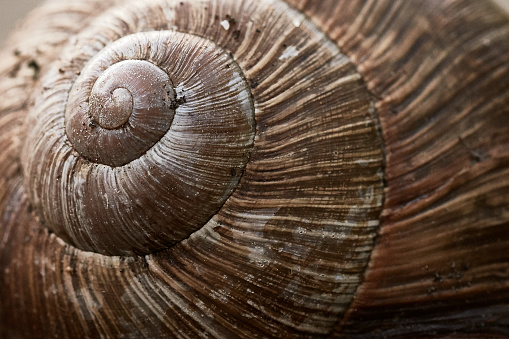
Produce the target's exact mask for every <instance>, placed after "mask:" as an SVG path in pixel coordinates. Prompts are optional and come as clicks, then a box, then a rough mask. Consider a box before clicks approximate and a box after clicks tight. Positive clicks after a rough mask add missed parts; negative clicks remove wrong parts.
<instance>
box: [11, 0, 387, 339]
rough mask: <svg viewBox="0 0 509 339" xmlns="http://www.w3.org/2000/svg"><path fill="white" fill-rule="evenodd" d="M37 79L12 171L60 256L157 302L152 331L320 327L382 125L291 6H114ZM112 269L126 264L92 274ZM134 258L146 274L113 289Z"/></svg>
mask: <svg viewBox="0 0 509 339" xmlns="http://www.w3.org/2000/svg"><path fill="white" fill-rule="evenodd" d="M196 17H200V18H201V19H200V21H199V22H197V23H196V25H191V24H190V23H192V22H193V20H195V18H196ZM106 23H107V25H106ZM227 28H228V29H227ZM41 92H42V95H40V96H38V97H37V98H34V100H33V101H34V104H33V106H32V107H31V109H30V111H29V113H28V116H27V118H26V123H25V126H32V127H30V128H27V129H26V132H25V133H26V136H25V138H24V143H23V147H22V156H21V160H22V161H21V162H22V169H23V177H24V187H26V190H27V193H28V196H29V198H30V201H31V204H32V205H33V207H34V211H35V213H36V215H37V216H38V218H39V220H40V221H41V222H42V223H43V225H44V226H45V227H46V228H47V229H48V230H49V231H51V232H54V234H52V233H49V235H48V236H49V238H50V239H56V240H58V241H56V242H54V246H56V247H58V248H59V249H55V248H54V249H53V252H55V251H56V252H59V251H63V252H60V253H68V255H70V256H71V257H75V258H76V259H73V261H74V260H76V261H75V263H73V264H70V265H69V266H70V267H73V268H72V269H71V271H72V272H75V274H77V275H79V276H82V275H83V274H85V275H88V274H91V275H92V274H93V275H95V276H96V277H99V278H94V281H96V282H97V283H100V284H102V285H103V286H106V285H111V286H117V287H118V286H124V288H126V289H127V290H126V293H127V294H124V295H123V296H121V297H122V298H124V299H125V298H127V299H128V300H131V297H133V298H138V297H140V298H142V299H143V300H144V301H143V303H146V305H147V306H148V305H152V306H148V307H149V308H152V309H154V310H155V309H159V310H162V313H166V314H168V317H164V318H161V315H158V316H156V317H155V318H154V319H160V321H161V322H160V323H158V327H161V326H162V328H164V329H165V330H164V331H167V330H169V329H170V328H172V327H173V326H176V325H173V322H175V321H176V322H178V323H181V321H184V322H185V323H187V324H189V326H192V327H195V328H196V329H197V331H199V332H200V331H207V332H210V333H221V334H226V335H228V334H230V335H233V334H234V333H236V334H237V335H240V334H242V333H244V334H245V333H249V332H250V330H248V331H247V332H246V329H245V328H242V329H240V328H239V327H238V326H241V327H243V326H245V325H241V324H244V323H245V324H249V325H248V327H250V328H251V327H253V331H255V332H258V333H270V331H272V330H271V328H278V330H277V331H281V330H282V332H281V333H298V332H301V333H302V334H306V335H311V334H315V335H321V334H325V333H327V332H330V331H331V330H332V329H333V326H334V324H336V322H337V321H338V319H339V316H340V315H341V314H342V313H343V312H344V311H345V310H346V308H347V306H348V305H349V303H350V302H351V298H352V296H353V293H354V291H355V289H356V287H357V285H358V282H359V281H360V277H361V275H362V272H363V271H364V268H365V266H366V264H367V260H368V258H369V254H370V249H371V247H372V245H373V239H374V237H375V234H376V233H375V232H374V230H376V228H377V226H378V215H379V213H380V209H381V201H382V200H381V194H382V151H381V147H380V145H381V139H380V135H379V133H378V130H377V120H376V116H375V110H374V107H373V103H374V100H373V98H372V96H371V95H370V93H369V92H368V91H367V89H366V87H365V84H364V82H363V80H362V78H361V76H360V75H359V74H358V72H357V71H356V69H355V66H354V65H353V64H352V63H351V62H350V61H349V59H348V58H347V57H346V56H345V55H344V54H342V53H341V52H340V51H339V49H338V47H337V45H336V44H335V43H334V42H332V41H331V40H330V39H329V38H328V37H327V36H326V35H325V34H324V33H323V32H321V31H320V30H319V29H317V27H316V26H315V25H314V24H312V23H311V22H309V21H308V20H307V19H306V18H305V17H304V16H303V15H302V14H301V13H299V12H297V11H295V10H294V9H292V8H291V7H289V6H288V5H287V4H285V3H284V2H282V1H275V2H274V1H260V2H246V3H243V4H240V5H239V3H237V2H236V1H221V3H219V2H215V1H210V2H200V1H197V2H194V1H193V2H190V3H180V2H176V1H150V2H137V1H136V2H131V3H129V4H125V5H119V6H116V7H113V8H112V9H111V10H110V11H107V12H105V13H103V14H101V15H99V16H98V17H97V18H96V19H93V20H91V22H90V23H89V24H88V26H87V27H86V29H84V30H83V31H82V32H80V33H79V34H77V35H76V36H75V37H73V38H71V39H69V41H68V42H67V43H66V44H65V47H63V49H62V52H61V53H60V56H59V59H58V62H56V63H54V64H52V65H51V67H48V69H47V70H46V71H45V70H42V71H41ZM120 103H128V106H127V107H120ZM55 235H56V236H55ZM46 250H49V249H46ZM46 250H43V251H46ZM90 252H95V254H91V253H90ZM119 255H120V256H122V257H121V258H123V259H121V260H120V261H119V259H118V257H117V256H119ZM64 261H65V262H67V259H66V260H64ZM69 263H70V262H69ZM85 263H86V264H85ZM82 264H85V266H86V267H88V268H89V269H91V270H93V271H95V270H96V269H98V270H99V271H102V270H106V271H103V273H100V272H99V271H96V272H95V273H92V271H89V272H88V273H85V271H83V269H85V266H81V265H82ZM125 265H127V266H129V267H130V268H127V266H125ZM56 270H57V271H58V268H57V269H56ZM85 270H88V269H85ZM113 271H117V272H118V271H120V272H125V273H122V274H121V275H119V276H118V278H119V279H120V280H118V281H117V282H115V281H111V280H110V281H109V282H107V283H106V282H105V281H103V279H106V276H111V273H107V272H113ZM134 272H137V273H136V276H137V277H138V278H139V279H141V280H140V281H145V282H144V283H142V286H139V287H140V288H141V289H138V288H137V292H129V291H131V289H132V288H135V287H134V285H133V283H134V282H132V283H131V282H129V281H130V278H128V276H130V275H131V274H133V273H134ZM48 274H49V273H48ZM115 274H116V273H115ZM64 279H65V278H64ZM124 279H128V280H124ZM80 280H81V281H89V279H88V278H86V277H84V276H82V278H80ZM114 280H115V279H114ZM48 281H49V280H48ZM175 284H176V285H175ZM171 286H173V287H171ZM179 286H187V287H185V288H184V290H181V289H180V287H179ZM233 286H235V287H233ZM89 287H91V286H89ZM43 288H45V287H43ZM112 288H113V287H112ZM112 291H113V290H112ZM158 291H164V294H165V297H163V298H161V295H160V292H158ZM104 293H106V294H109V292H104ZM133 293H134V294H133ZM245 293H247V294H248V295H247V297H248V298H247V299H245V300H244V301H242V302H240V300H242V298H241V295H242V294H245ZM101 294H103V292H101ZM251 294H253V298H251V297H250V295H251ZM103 295H104V294H103ZM136 295H137V296H138V297H136ZM255 295H261V296H263V297H262V298H261V299H259V300H257V298H255V297H254V296H255ZM94 298H95V297H94ZM190 298H191V299H193V300H194V301H192V302H190V300H191V299H190ZM64 299H65V297H64ZM133 300H134V299H133ZM289 301H290V302H289ZM67 302H69V303H70V304H69V305H70V307H75V306H76V305H74V306H72V305H73V302H72V301H67ZM117 302H118V301H117V298H109V297H108V298H101V301H100V302H99V303H100V304H101V305H99V308H98V309H105V308H108V309H109V308H111V307H113V306H112V304H110V303H117ZM153 307H155V308H153ZM142 309H143V308H142V307H137V308H136V312H138V310H139V311H140V312H141V310H142ZM212 309H216V310H217V311H209V310H212ZM220 310H221V311H220ZM116 312H120V313H122V312H132V310H131V309H124V308H122V307H121V308H118V307H117V311H116ZM217 312H218V313H217ZM120 313H119V314H117V315H115V316H114V317H108V318H103V316H101V315H99V314H97V316H98V317H99V318H102V319H103V320H100V321H99V322H101V321H106V322H110V321H112V319H113V318H116V319H117V318H119V317H123V316H121V315H120ZM78 314H79V312H78ZM204 316H205V317H206V318H208V319H209V320H206V321H205V322H204V321H203V319H204V318H203V317H204ZM134 317H135V318H137V317H138V315H134ZM182 317H184V318H185V319H184V318H182ZM218 317H219V318H218ZM220 318H221V319H224V320H219V319H220ZM179 319H180V320H179ZM246 320H247V322H246ZM154 321H155V320H154ZM135 323H136V321H135ZM129 326H131V327H130V328H131V329H133V328H132V326H134V323H132V324H131V325H129ZM186 326H187V325H186ZM198 329H199V330H198ZM138 330H139V329H136V330H134V329H133V331H135V332H136V331H138ZM143 331H149V330H148V329H147V330H143ZM143 331H142V333H150V331H149V332H143ZM216 331H217V332H216ZM267 331H269V332H267ZM191 332H192V331H191ZM191 332H189V333H191Z"/></svg>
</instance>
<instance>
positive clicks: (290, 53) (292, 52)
mask: <svg viewBox="0 0 509 339" xmlns="http://www.w3.org/2000/svg"><path fill="white" fill-rule="evenodd" d="M297 55H299V51H298V50H297V47H295V46H289V47H287V48H286V49H285V51H284V52H283V54H281V56H280V57H279V60H285V59H289V58H292V57H294V56H297Z"/></svg>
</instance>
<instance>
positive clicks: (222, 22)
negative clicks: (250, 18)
mask: <svg viewBox="0 0 509 339" xmlns="http://www.w3.org/2000/svg"><path fill="white" fill-rule="evenodd" d="M220 24H221V26H223V28H224V29H225V30H229V29H230V23H229V22H228V20H223V21H221V22H220Z"/></svg>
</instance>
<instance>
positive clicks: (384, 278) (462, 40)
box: [291, 0, 509, 338]
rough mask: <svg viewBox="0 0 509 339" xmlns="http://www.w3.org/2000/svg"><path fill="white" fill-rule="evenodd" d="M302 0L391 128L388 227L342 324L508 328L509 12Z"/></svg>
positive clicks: (357, 327) (458, 331)
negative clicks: (353, 66)
mask: <svg viewBox="0 0 509 339" xmlns="http://www.w3.org/2000/svg"><path fill="white" fill-rule="evenodd" d="M291 2H293V3H295V6H296V7H297V8H299V9H301V10H303V12H304V13H305V14H306V15H308V16H309V17H310V18H311V20H312V21H313V22H314V23H316V24H317V25H318V26H319V27H321V28H322V29H323V30H324V31H325V32H327V34H328V35H329V36H331V37H332V38H333V39H334V40H335V41H336V42H337V43H338V45H339V46H340V47H341V48H342V50H343V51H344V52H345V53H346V54H347V55H348V56H349V57H350V58H351V59H352V60H353V61H354V62H355V63H356V64H357V69H358V70H359V71H360V73H361V74H362V75H363V77H364V78H365V79H366V81H367V84H368V87H369V88H370V90H371V91H372V92H373V94H374V95H375V96H376V97H377V98H378V102H377V105H376V107H377V110H378V113H379V115H380V120H381V123H382V132H383V138H384V142H385V153H386V168H385V180H386V188H385V204H384V210H383V213H382V220H381V229H380V236H379V238H378V242H377V246H376V248H375V250H374V251H373V254H372V257H371V260H370V264H369V268H368V271H367V274H366V278H365V280H364V283H363V284H362V286H361V287H360V289H359V291H358V293H357V295H356V298H355V301H354V303H353V304H352V306H351V308H350V310H349V313H348V316H347V317H346V318H345V319H344V320H343V322H342V323H340V324H339V325H338V327H337V331H338V333H342V334H343V335H347V336H354V335H360V336H366V337H369V338H372V337H373V336H375V335H378V336H381V337H382V336H401V337H414V336H432V335H444V334H447V335H458V336H459V337H463V336H466V335H467V334H468V335H472V336H488V335H495V336H496V335H503V336H507V335H508V334H509V321H508V319H509V252H508V251H507V248H508V247H509V232H508V230H509V209H508V206H509V108H508V107H509V106H508V103H509V39H508V37H509V20H508V17H507V15H506V14H505V13H503V12H499V11H497V8H496V7H495V6H493V5H492V4H491V3H490V2H488V1H477V0H476V1H323V2H320V4H319V5H318V3H317V2H314V1H291ZM332 4H334V8H335V10H332V11H331V10H330V8H332V6H333V5H332Z"/></svg>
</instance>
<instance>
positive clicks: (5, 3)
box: [0, 0, 509, 46]
mask: <svg viewBox="0 0 509 339" xmlns="http://www.w3.org/2000/svg"><path fill="white" fill-rule="evenodd" d="M78 1H79V0H78ZM492 1H494V2H496V3H498V4H499V5H500V6H501V7H503V8H504V9H505V10H507V12H508V13H509V0H492ZM42 2H43V0H0V46H3V44H4V41H5V39H6V38H7V36H8V34H9V32H10V31H11V30H13V29H14V28H15V27H16V23H17V22H19V20H20V19H21V18H23V17H24V16H25V15H26V14H27V13H28V12H29V11H30V10H32V9H33V8H35V7H36V6H37V5H38V4H40V3H42Z"/></svg>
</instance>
